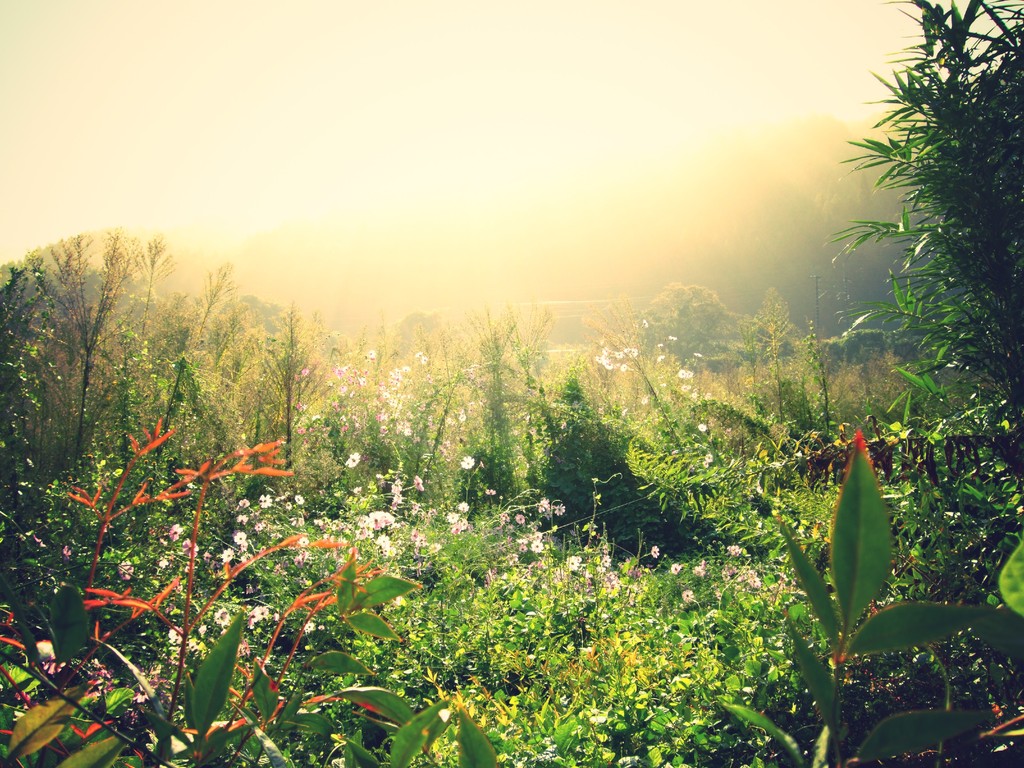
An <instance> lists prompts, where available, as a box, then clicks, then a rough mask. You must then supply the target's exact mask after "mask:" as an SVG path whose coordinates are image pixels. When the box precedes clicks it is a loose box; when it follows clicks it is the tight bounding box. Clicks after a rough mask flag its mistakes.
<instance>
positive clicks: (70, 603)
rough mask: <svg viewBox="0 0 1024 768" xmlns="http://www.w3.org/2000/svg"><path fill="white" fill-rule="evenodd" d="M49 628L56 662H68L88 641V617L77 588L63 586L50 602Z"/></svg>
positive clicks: (68, 585)
mask: <svg viewBox="0 0 1024 768" xmlns="http://www.w3.org/2000/svg"><path fill="white" fill-rule="evenodd" d="M50 628H51V629H52V630H53V653H54V655H55V656H56V657H57V661H70V660H71V659H72V658H73V657H74V655H75V654H76V653H78V651H79V650H81V648H82V646H83V645H85V641H86V640H88V639H89V616H88V615H87V614H86V612H85V605H84V604H83V603H82V595H81V594H80V593H79V591H78V588H77V587H74V586H72V585H71V584H64V585H62V586H61V588H60V589H58V590H57V593H56V594H55V595H54V596H53V599H52V600H51V601H50Z"/></svg>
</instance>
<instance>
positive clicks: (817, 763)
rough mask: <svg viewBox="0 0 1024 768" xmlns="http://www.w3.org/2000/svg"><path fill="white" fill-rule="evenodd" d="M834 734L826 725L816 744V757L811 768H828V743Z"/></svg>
mask: <svg viewBox="0 0 1024 768" xmlns="http://www.w3.org/2000/svg"><path fill="white" fill-rule="evenodd" d="M831 735H832V732H831V731H829V729H828V726H827V725H826V726H825V727H824V728H822V729H821V733H819V734H818V739H817V740H816V741H815V742H814V756H813V757H812V758H811V768H828V743H829V739H830V738H831Z"/></svg>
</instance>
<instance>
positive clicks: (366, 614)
mask: <svg viewBox="0 0 1024 768" xmlns="http://www.w3.org/2000/svg"><path fill="white" fill-rule="evenodd" d="M345 621H346V622H348V624H349V626H350V627H352V629H355V630H357V631H359V632H362V633H363V634H366V635H373V636H374V637H379V638H381V639H382V640H401V639H402V638H400V637H399V636H398V635H397V634H395V630H393V629H392V628H391V627H390V626H388V623H387V622H386V621H384V619H382V618H381V617H380V616H378V615H377V614H375V613H371V612H370V611H360V612H359V613H353V614H352V615H351V616H348V617H346V618H345Z"/></svg>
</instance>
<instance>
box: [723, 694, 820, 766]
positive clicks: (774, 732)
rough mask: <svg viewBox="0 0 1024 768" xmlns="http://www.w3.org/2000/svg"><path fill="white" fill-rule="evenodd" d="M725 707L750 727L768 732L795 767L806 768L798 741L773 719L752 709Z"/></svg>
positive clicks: (729, 705)
mask: <svg viewBox="0 0 1024 768" xmlns="http://www.w3.org/2000/svg"><path fill="white" fill-rule="evenodd" d="M723 706H724V707H725V708H726V709H728V710H729V711H730V712H732V713H733V715H735V716H736V717H738V718H739V719H740V720H742V721H744V722H745V723H749V724H750V725H754V726H757V727H758V728H761V729H762V730H764V731H767V732H768V735H769V736H771V737H772V738H773V739H775V740H776V741H777V742H779V743H780V744H781V745H782V746H783V748H784V749H785V750H786V754H788V755H789V759H790V761H791V762H792V763H793V765H795V766H796V768H804V758H803V756H802V755H801V754H800V747H799V746H797V743H796V739H794V738H793V737H792V736H790V735H789V734H788V733H786V732H785V731H784V730H782V729H781V728H779V726H777V725H776V724H775V723H773V722H772V721H771V718H769V717H767V716H766V715H762V714H761V713H760V712H755V711H754V710H752V709H748V708H747V707H743V706H740V705H739V704H724V705H723Z"/></svg>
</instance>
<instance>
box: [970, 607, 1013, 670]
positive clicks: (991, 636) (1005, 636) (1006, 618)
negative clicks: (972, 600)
mask: <svg viewBox="0 0 1024 768" xmlns="http://www.w3.org/2000/svg"><path fill="white" fill-rule="evenodd" d="M971 629H972V630H974V633H975V634H976V635H978V637H980V638H981V639H982V640H984V641H985V642H986V643H988V644H989V645H991V646H992V647H993V648H995V649H996V650H997V651H1000V652H1001V653H1005V654H1006V655H1007V656H1012V657H1013V658H1015V659H1021V660H1024V616H1021V615H1020V614H1019V613H1016V612H1015V611H1011V610H1010V609H1009V608H997V609H995V610H993V611H992V612H991V614H989V616H988V617H987V618H985V619H982V620H981V621H978V622H975V624H974V625H973V626H972V627H971Z"/></svg>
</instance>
